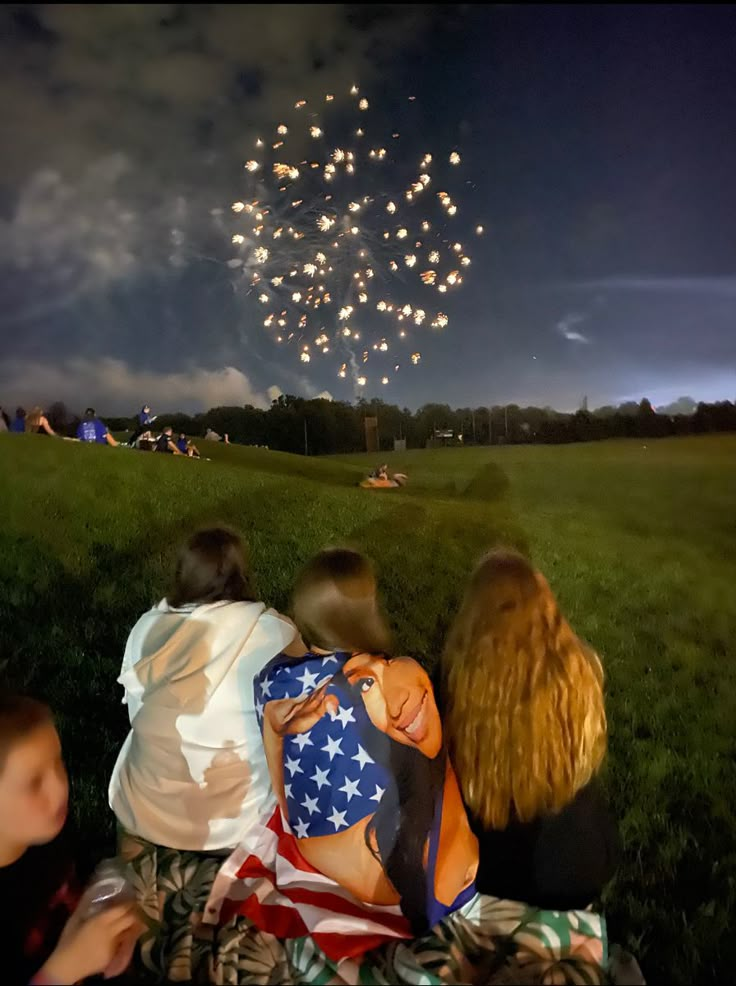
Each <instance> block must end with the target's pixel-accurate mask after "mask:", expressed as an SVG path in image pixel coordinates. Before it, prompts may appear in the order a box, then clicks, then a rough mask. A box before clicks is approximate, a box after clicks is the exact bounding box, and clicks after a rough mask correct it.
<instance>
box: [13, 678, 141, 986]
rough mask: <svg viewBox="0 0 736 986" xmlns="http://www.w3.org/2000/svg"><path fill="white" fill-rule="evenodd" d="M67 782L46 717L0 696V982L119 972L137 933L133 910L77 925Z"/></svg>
mask: <svg viewBox="0 0 736 986" xmlns="http://www.w3.org/2000/svg"><path fill="white" fill-rule="evenodd" d="M68 798H69V784H68V780H67V774H66V769H65V767H64V761H63V759H62V754H61V744H60V742H59V736H58V734H57V732H56V729H55V727H54V723H53V719H52V717H51V712H50V710H49V709H48V708H47V707H46V706H45V705H43V704H42V703H41V702H37V701H35V700H34V699H31V698H26V697H24V696H20V695H2V696H0V899H2V901H3V909H4V914H5V917H4V920H3V943H4V945H5V948H4V950H3V952H4V954H3V972H4V978H3V981H4V982H9V983H13V984H15V983H29V982H30V983H34V984H37V986H42V984H51V983H54V984H55V983H75V982H78V981H79V980H82V979H85V978H87V977H88V976H93V975H97V974H100V973H102V974H105V975H106V976H112V975H118V974H120V973H121V972H122V971H123V969H122V968H121V961H120V959H121V956H122V957H123V958H124V957H125V956H126V954H127V953H129V951H130V946H131V943H132V941H133V940H134V939H135V938H136V937H137V936H138V933H139V931H140V927H139V924H138V918H137V916H136V912H135V909H134V907H133V906H131V905H130V904H127V905H121V906H117V907H111V908H109V909H107V910H105V911H103V912H102V913H100V914H97V915H96V916H94V917H92V918H90V919H89V920H87V921H83V920H82V919H81V917H80V916H79V915H75V914H74V909H75V907H76V905H77V903H78V901H79V897H80V894H79V888H78V887H77V884H76V878H75V871H74V864H73V861H72V858H71V854H70V851H69V846H68V841H67V836H66V833H65V825H66V820H67V808H68Z"/></svg>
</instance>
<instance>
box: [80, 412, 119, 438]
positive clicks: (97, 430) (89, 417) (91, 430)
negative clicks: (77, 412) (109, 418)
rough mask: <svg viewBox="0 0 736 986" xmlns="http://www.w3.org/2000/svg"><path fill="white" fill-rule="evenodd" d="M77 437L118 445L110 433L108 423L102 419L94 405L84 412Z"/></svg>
mask: <svg viewBox="0 0 736 986" xmlns="http://www.w3.org/2000/svg"><path fill="white" fill-rule="evenodd" d="M77 438H78V439H79V441H80V442H97V444H98V445H113V446H115V445H118V442H116V441H115V439H114V438H113V437H112V435H111V434H110V430H109V429H108V427H107V425H106V424H105V423H104V422H103V421H100V419H99V418H98V417H97V415H96V414H95V409H94V408H93V407H88V408H87V410H86V411H85V412H84V419H83V420H82V421H80V422H79V427H78V428H77Z"/></svg>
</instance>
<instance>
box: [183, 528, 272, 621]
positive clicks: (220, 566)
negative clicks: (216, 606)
mask: <svg viewBox="0 0 736 986" xmlns="http://www.w3.org/2000/svg"><path fill="white" fill-rule="evenodd" d="M254 599H255V593H254V591H253V585H252V581H251V575H250V572H249V570H248V562H247V558H246V550H245V545H244V544H243V541H242V539H241V538H240V536H239V535H238V534H236V533H235V531H231V530H229V529H228V528H226V527H210V528H206V529H205V530H203V531H198V532H197V533H196V534H193V535H192V536H191V537H190V538H189V540H188V541H187V542H186V544H185V545H184V546H183V547H182V549H181V550H180V552H179V558H178V561H177V563H176V574H175V576H174V587H173V589H172V591H171V592H170V593H169V595H168V596H167V600H168V603H169V605H170V606H172V607H173V608H174V609H178V608H179V607H181V606H187V605H190V604H191V603H216V602H223V601H227V602H252V601H253V600H254Z"/></svg>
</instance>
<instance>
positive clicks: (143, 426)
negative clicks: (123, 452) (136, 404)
mask: <svg viewBox="0 0 736 986" xmlns="http://www.w3.org/2000/svg"><path fill="white" fill-rule="evenodd" d="M155 420H156V415H155V414H151V408H150V407H149V406H148V404H144V405H143V407H142V408H141V409H140V411H139V412H138V423H137V425H136V427H135V431H134V432H133V434H132V435H131V436H130V438H129V439H128V445H130V446H131V447H134V446H135V443H136V442H137V441H138V439H139V438H140V437H141V435H142V434H143V433H144V432H146V431H149V430H150V428H151V425H152V424H153V422H154V421H155Z"/></svg>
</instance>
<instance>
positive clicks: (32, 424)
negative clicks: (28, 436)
mask: <svg viewBox="0 0 736 986" xmlns="http://www.w3.org/2000/svg"><path fill="white" fill-rule="evenodd" d="M25 430H26V431H28V432H31V433H33V434H36V435H52V436H54V437H56V432H55V431H54V429H53V428H52V427H51V425H50V424H49V420H48V418H47V417H46V415H45V414H44V413H43V409H42V408H40V407H34V408H33V410H32V411H31V413H30V414H29V415H28V417H27V418H26V427H25Z"/></svg>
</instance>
